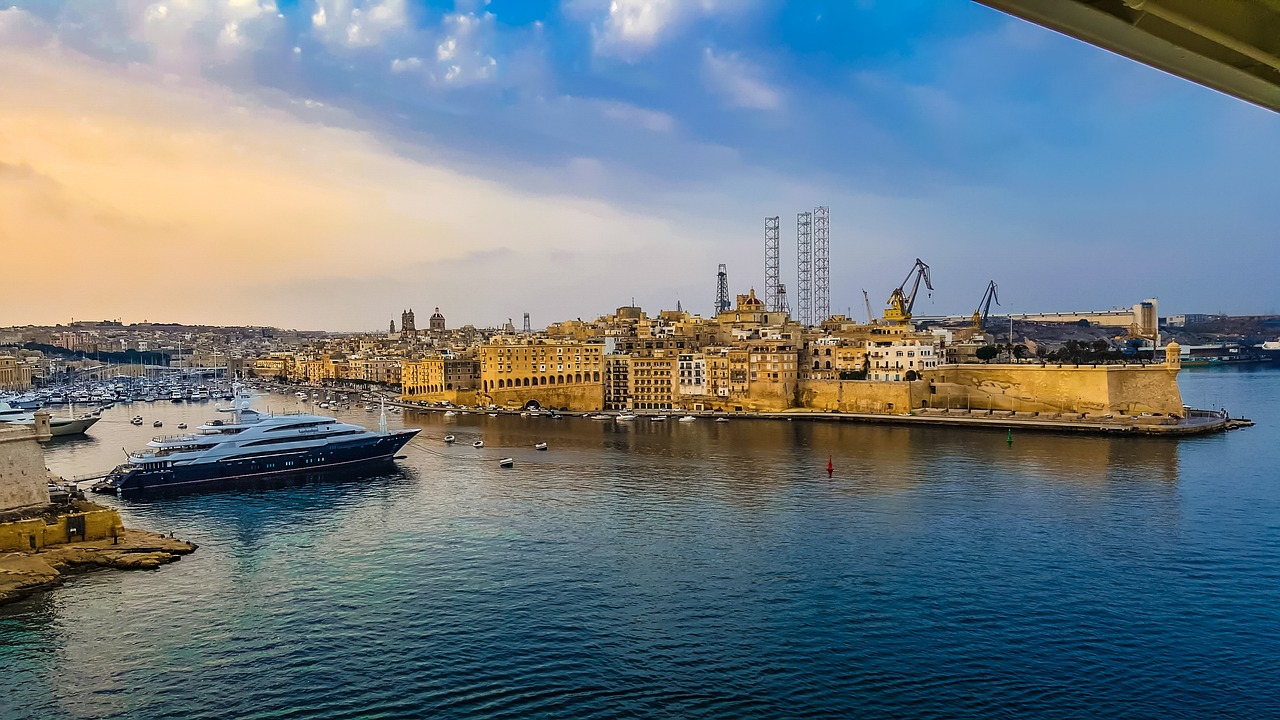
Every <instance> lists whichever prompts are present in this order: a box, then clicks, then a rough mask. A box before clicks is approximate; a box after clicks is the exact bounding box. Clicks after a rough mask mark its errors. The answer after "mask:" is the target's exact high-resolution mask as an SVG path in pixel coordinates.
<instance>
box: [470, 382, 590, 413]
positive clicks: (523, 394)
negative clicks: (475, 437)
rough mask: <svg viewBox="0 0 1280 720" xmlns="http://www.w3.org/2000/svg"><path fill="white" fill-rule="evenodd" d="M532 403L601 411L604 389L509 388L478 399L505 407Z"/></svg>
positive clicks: (550, 406)
mask: <svg viewBox="0 0 1280 720" xmlns="http://www.w3.org/2000/svg"><path fill="white" fill-rule="evenodd" d="M530 400H536V401H537V402H538V404H539V405H541V406H542V407H545V408H566V409H568V410H573V411H576V412H588V411H591V410H599V409H600V408H602V407H604V385H601V384H599V383H591V384H586V383H584V384H582V385H540V386H538V387H518V388H508V389H503V390H492V391H490V392H489V393H481V394H480V395H479V398H478V401H479V402H481V403H485V402H488V403H493V404H494V405H501V406H503V407H516V406H523V405H525V404H526V403H528V402H529V401H530Z"/></svg>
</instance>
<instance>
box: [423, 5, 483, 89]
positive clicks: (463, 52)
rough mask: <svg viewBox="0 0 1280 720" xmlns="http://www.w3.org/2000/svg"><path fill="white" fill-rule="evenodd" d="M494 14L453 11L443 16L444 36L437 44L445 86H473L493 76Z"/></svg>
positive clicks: (437, 76)
mask: <svg viewBox="0 0 1280 720" xmlns="http://www.w3.org/2000/svg"><path fill="white" fill-rule="evenodd" d="M495 24H496V20H495V18H494V16H493V13H488V12H484V13H479V14H477V13H474V12H455V13H449V14H448V15H445V16H444V22H443V24H442V27H441V30H442V32H443V36H442V37H441V39H440V42H439V43H438V44H437V45H436V63H437V64H438V66H439V67H438V72H437V73H436V75H435V77H436V79H437V80H438V81H439V82H443V83H444V84H446V85H455V86H462V85H474V84H478V83H483V82H487V81H489V80H492V79H494V77H495V76H496V75H497V72H498V60H497V59H496V58H495V57H494V56H493V55H492V54H491V52H490V48H491V47H492V46H493V44H494V42H495V40H496V26H495Z"/></svg>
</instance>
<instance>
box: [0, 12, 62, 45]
mask: <svg viewBox="0 0 1280 720" xmlns="http://www.w3.org/2000/svg"><path fill="white" fill-rule="evenodd" d="M52 34H53V31H52V29H51V28H50V27H49V26H48V25H46V24H45V23H44V22H42V21H40V20H39V19H38V18H36V17H35V16H33V15H32V14H31V13H28V12H27V11H26V10H21V9H19V8H17V7H11V8H8V9H6V10H0V40H3V41H4V42H5V43H6V44H13V45H31V44H39V43H43V42H45V41H47V40H48V39H49V38H50V37H51V36H52Z"/></svg>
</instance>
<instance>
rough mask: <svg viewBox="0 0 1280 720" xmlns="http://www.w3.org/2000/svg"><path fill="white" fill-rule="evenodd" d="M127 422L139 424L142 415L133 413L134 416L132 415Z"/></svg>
mask: <svg viewBox="0 0 1280 720" xmlns="http://www.w3.org/2000/svg"><path fill="white" fill-rule="evenodd" d="M129 422H131V423H133V424H134V425H141V424H142V416H141V415H134V416H133V419H132V420H130V421H129Z"/></svg>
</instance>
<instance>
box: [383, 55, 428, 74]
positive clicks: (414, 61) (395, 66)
mask: <svg viewBox="0 0 1280 720" xmlns="http://www.w3.org/2000/svg"><path fill="white" fill-rule="evenodd" d="M420 69H422V58H420V57H407V58H396V59H394V60H392V61H391V72H393V73H402V72H413V71H414V70H420Z"/></svg>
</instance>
